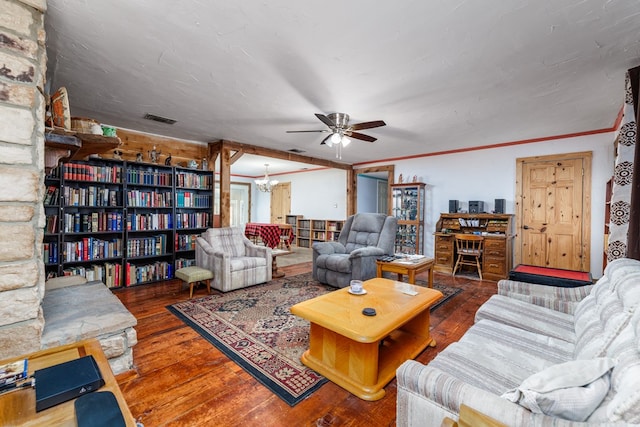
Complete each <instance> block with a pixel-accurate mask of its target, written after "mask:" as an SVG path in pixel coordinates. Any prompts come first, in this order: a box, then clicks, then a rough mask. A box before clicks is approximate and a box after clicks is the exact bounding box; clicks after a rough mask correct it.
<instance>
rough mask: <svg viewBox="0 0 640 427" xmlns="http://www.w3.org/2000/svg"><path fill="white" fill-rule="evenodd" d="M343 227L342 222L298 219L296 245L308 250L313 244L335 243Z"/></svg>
mask: <svg viewBox="0 0 640 427" xmlns="http://www.w3.org/2000/svg"><path fill="white" fill-rule="evenodd" d="M343 226H344V220H334V219H329V220H327V219H304V218H302V217H299V218H298V220H297V227H296V228H297V234H296V244H297V246H299V247H301V248H310V247H312V246H313V244H314V243H315V242H335V241H337V240H338V237H339V236H340V231H342V227H343Z"/></svg>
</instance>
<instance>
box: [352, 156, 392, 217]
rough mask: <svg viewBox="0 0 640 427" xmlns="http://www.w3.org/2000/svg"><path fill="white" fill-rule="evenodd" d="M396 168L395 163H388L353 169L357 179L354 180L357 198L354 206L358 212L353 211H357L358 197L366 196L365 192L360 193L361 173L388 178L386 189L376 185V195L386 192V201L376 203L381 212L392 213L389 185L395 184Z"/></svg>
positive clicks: (381, 178) (382, 178) (383, 178)
mask: <svg viewBox="0 0 640 427" xmlns="http://www.w3.org/2000/svg"><path fill="white" fill-rule="evenodd" d="M394 170H395V167H394V165H386V166H374V167H367V168H355V169H354V170H353V173H354V175H355V177H356V178H355V179H354V180H353V182H354V184H353V185H354V187H355V188H354V194H355V200H354V204H353V206H354V208H356V212H352V213H357V206H358V198H360V197H364V195H363V194H361V193H360V186H358V178H357V177H358V176H359V175H369V176H373V177H376V178H379V179H380V180H383V181H385V180H386V189H380V188H379V187H376V190H375V191H376V196H375V197H378V195H380V194H386V201H378V202H377V203H376V205H377V209H376V210H378V211H379V212H381V213H386V214H387V215H391V213H390V209H389V206H391V200H390V198H391V191H389V188H390V187H389V186H390V185H391V184H393V182H394ZM348 214H350V213H348Z"/></svg>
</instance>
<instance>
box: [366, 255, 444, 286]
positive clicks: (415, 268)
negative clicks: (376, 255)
mask: <svg viewBox="0 0 640 427" xmlns="http://www.w3.org/2000/svg"><path fill="white" fill-rule="evenodd" d="M435 262H436V261H435V259H433V258H419V259H416V260H409V259H404V258H400V259H397V260H395V261H391V262H384V261H380V260H377V261H376V265H377V267H378V274H377V276H378V277H382V272H383V271H388V272H391V273H397V274H398V281H402V276H403V275H405V274H406V275H407V276H409V278H408V280H409V283H412V284H414V285H415V283H416V274H418V273H422V272H423V271H426V270H429V287H430V288H433V266H434V264H435Z"/></svg>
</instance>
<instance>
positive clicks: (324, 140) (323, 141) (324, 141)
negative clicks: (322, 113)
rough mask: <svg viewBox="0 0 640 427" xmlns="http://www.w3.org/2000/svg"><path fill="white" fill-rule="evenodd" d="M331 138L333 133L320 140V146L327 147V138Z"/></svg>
mask: <svg viewBox="0 0 640 427" xmlns="http://www.w3.org/2000/svg"><path fill="white" fill-rule="evenodd" d="M332 136H333V133H332V134H331V135H329V136H328V137H326V138H325V139H323V140H322V142H321V143H320V145H327V140H328V139H329V138H331V137H332Z"/></svg>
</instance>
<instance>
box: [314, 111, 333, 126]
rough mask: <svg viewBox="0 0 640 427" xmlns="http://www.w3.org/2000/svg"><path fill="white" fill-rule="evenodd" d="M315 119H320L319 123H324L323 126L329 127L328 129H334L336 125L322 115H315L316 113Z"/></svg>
mask: <svg viewBox="0 0 640 427" xmlns="http://www.w3.org/2000/svg"><path fill="white" fill-rule="evenodd" d="M316 117H317V118H318V119H320V121H321V122H322V123H324V124H325V125H327V126H329V127H330V128H334V127H336V124H335V123H334V122H333V120H331V119H330V118H329V117H327V116H325V115H324V114H317V113H316Z"/></svg>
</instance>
